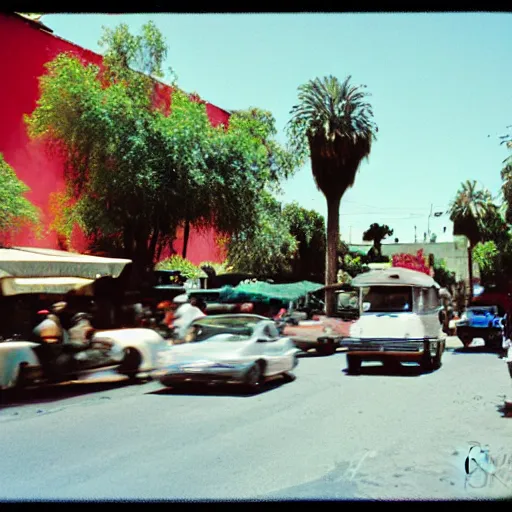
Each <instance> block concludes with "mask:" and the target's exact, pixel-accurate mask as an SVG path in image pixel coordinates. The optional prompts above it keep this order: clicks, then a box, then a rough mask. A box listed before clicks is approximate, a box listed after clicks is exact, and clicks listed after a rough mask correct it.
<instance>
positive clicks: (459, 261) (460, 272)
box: [350, 237, 480, 283]
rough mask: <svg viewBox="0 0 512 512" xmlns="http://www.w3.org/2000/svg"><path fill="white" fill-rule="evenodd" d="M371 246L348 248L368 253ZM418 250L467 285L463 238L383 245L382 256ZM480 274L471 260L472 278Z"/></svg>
mask: <svg viewBox="0 0 512 512" xmlns="http://www.w3.org/2000/svg"><path fill="white" fill-rule="evenodd" d="M371 246H372V244H360V245H356V244H350V248H354V249H358V250H361V251H364V252H368V251H369V250H370V247H371ZM420 249H423V253H424V254H425V256H427V257H428V255H429V254H433V255H434V261H441V260H444V261H445V263H446V266H447V267H448V269H449V270H451V271H452V272H455V276H456V278H457V281H459V280H462V279H463V280H464V281H465V282H466V283H469V275H468V249H467V239H466V238H465V237H456V238H455V240H454V241H453V242H436V243H426V242H418V243H403V244H402V243H397V244H395V243H383V244H382V254H383V255H384V256H389V257H390V258H391V257H392V256H393V255H394V254H400V253H407V254H416V253H417V252H418V251H419V250H420ZM479 276H480V272H479V269H478V265H477V264H476V263H475V262H474V260H473V277H479Z"/></svg>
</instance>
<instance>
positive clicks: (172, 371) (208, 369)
mask: <svg viewBox="0 0 512 512" xmlns="http://www.w3.org/2000/svg"><path fill="white" fill-rule="evenodd" d="M252 364H253V363H241V364H236V365H222V364H214V365H211V366H196V365H193V364H186V363H184V364H175V365H170V366H167V367H166V368H164V369H159V370H155V371H154V372H153V373H152V376H153V377H154V378H155V379H157V380H159V381H160V382H161V383H162V384H164V385H167V384H172V383H173V382H230V381H232V382H243V381H244V379H245V375H246V373H247V371H248V370H249V368H250V367H251V366H252Z"/></svg>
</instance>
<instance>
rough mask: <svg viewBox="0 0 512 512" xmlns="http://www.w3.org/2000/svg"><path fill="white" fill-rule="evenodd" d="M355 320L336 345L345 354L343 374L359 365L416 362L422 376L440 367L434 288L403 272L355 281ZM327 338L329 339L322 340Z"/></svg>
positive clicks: (428, 280) (441, 341) (441, 339)
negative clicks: (358, 307)
mask: <svg viewBox="0 0 512 512" xmlns="http://www.w3.org/2000/svg"><path fill="white" fill-rule="evenodd" d="M351 284H352V285H353V286H354V287H356V288H358V289H359V293H360V301H359V303H360V305H361V315H360V317H359V319H358V320H356V321H355V322H354V323H353V324H352V325H351V326H350V334H349V336H348V337H345V338H341V339H339V340H338V343H339V345H340V346H341V347H344V348H346V349H347V367H348V372H349V373H357V372H359V370H360V368H361V363H362V362H363V361H380V362H384V363H392V364H400V363H401V362H414V363H419V364H420V365H421V367H422V368H423V369H424V370H426V371H428V370H432V369H437V368H439V367H440V365H441V358H442V355H443V352H444V348H445V344H446V334H445V333H444V332H443V331H442V326H441V323H440V321H439V308H440V306H441V301H440V298H439V288H440V287H439V285H438V284H437V283H436V282H435V281H434V279H432V277H430V276H428V275H426V274H423V273H421V272H416V271H414V270H409V269H405V268H393V267H392V268H385V269H382V270H373V271H370V272H366V273H364V274H359V275H358V276H356V277H355V278H354V279H353V280H352V283H351ZM325 338H330V339H333V341H336V338H334V337H333V336H325Z"/></svg>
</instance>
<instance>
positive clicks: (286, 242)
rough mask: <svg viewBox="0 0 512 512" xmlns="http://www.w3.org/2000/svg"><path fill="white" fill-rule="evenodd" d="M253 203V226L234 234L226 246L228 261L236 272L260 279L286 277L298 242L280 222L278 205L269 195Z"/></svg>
mask: <svg viewBox="0 0 512 512" xmlns="http://www.w3.org/2000/svg"><path fill="white" fill-rule="evenodd" d="M261 195H262V197H261V199H260V200H259V201H258V202H257V203H256V204H257V212H256V217H255V222H254V224H253V225H252V226H250V227H248V228H247V229H246V230H243V231H239V232H237V233H235V234H234V235H233V236H232V237H231V238H230V240H229V242H228V244H227V260H228V262H229V266H231V267H233V269H234V270H235V271H236V272H247V273H249V274H255V275H260V276H262V275H263V276H278V275H282V274H289V273H290V272H291V270H292V268H291V261H292V257H293V255H294V254H295V252H296V251H297V246H298V244H297V240H296V239H295V238H294V236H293V235H292V234H291V233H290V229H289V224H288V222H287V221H286V220H285V219H284V218H283V215H282V211H281V205H280V204H279V202H278V201H277V200H276V199H275V198H274V197H273V196H272V195H271V194H270V193H268V192H265V191H263V192H262V194H261Z"/></svg>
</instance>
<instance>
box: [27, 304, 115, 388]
mask: <svg viewBox="0 0 512 512" xmlns="http://www.w3.org/2000/svg"><path fill="white" fill-rule="evenodd" d="M39 314H40V315H43V316H44V318H43V319H42V320H41V322H39V324H38V325H37V326H36V327H35V328H34V335H33V339H32V341H34V342H36V343H37V346H36V347H35V348H34V352H35V353H36V355H37V356H38V358H39V360H40V361H41V370H42V373H41V372H39V375H31V378H30V380H36V381H37V380H40V379H44V380H49V381H51V382H56V381H64V380H74V379H76V378H78V376H79V375H80V374H81V373H83V372H88V371H90V370H95V369H99V368H105V367H108V366H113V365H118V364H119V363H120V362H121V361H122V360H123V357H124V354H123V351H122V350H121V349H118V350H117V351H116V348H115V347H113V346H112V345H111V344H106V343H102V342H101V341H95V340H94V339H93V338H94V333H95V330H94V328H93V327H92V325H91V323H90V316H89V315H88V314H87V313H83V312H80V313H77V314H76V315H74V317H73V318H72V319H71V325H70V327H69V329H65V328H64V327H63V326H62V323H61V319H60V318H59V315H58V313H57V312H56V311H52V312H50V311H47V310H42V311H40V312H39ZM36 373H37V372H36ZM27 377H28V375H27Z"/></svg>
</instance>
